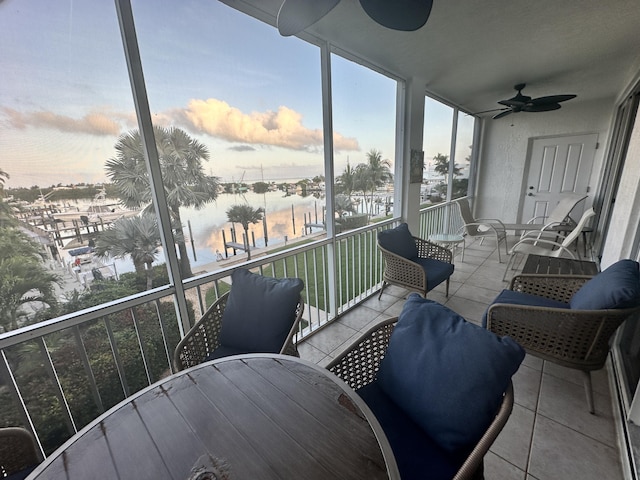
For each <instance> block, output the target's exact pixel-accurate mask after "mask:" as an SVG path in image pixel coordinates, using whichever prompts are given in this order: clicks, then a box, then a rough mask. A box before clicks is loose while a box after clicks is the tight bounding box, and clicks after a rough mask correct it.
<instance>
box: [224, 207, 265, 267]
mask: <svg viewBox="0 0 640 480" xmlns="http://www.w3.org/2000/svg"><path fill="white" fill-rule="evenodd" d="M263 214H264V210H263V209H262V208H253V207H252V206H251V205H232V206H231V207H229V209H228V210H227V218H228V219H229V221H230V222H231V223H239V224H241V225H242V228H243V229H244V245H245V248H246V250H247V260H251V249H250V248H249V224H250V223H254V224H255V223H258V222H260V221H262V215H263Z"/></svg>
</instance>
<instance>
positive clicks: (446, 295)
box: [425, 278, 449, 298]
mask: <svg viewBox="0 0 640 480" xmlns="http://www.w3.org/2000/svg"><path fill="white" fill-rule="evenodd" d="M444 296H445V297H447V298H449V279H448V278H447V289H446V291H445V294H444ZM425 297H426V295H425Z"/></svg>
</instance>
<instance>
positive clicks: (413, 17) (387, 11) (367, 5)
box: [360, 0, 433, 32]
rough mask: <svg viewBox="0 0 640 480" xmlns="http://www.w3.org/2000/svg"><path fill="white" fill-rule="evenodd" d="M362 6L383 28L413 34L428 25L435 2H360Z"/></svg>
mask: <svg viewBox="0 0 640 480" xmlns="http://www.w3.org/2000/svg"><path fill="white" fill-rule="evenodd" d="M360 5H361V6H362V8H363V9H364V11H365V12H367V15H369V16H370V17H371V18H372V19H373V20H375V21H376V22H377V23H379V24H380V25H382V26H383V27H387V28H391V29H393V30H401V31H404V32H412V31H414V30H418V29H419V28H420V27H422V26H423V25H424V24H425V23H427V20H428V19H429V15H430V14H431V7H432V6H433V0H395V1H393V2H390V1H389V0H360Z"/></svg>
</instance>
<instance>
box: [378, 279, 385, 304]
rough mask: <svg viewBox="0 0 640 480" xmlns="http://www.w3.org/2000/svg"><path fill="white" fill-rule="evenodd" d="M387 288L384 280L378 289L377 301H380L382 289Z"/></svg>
mask: <svg viewBox="0 0 640 480" xmlns="http://www.w3.org/2000/svg"><path fill="white" fill-rule="evenodd" d="M386 286H387V282H385V281H384V280H383V281H382V287H381V288H380V293H379V294H378V300H380V298H381V297H382V292H384V287H386Z"/></svg>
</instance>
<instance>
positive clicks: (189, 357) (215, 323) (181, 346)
mask: <svg viewBox="0 0 640 480" xmlns="http://www.w3.org/2000/svg"><path fill="white" fill-rule="evenodd" d="M228 298H229V292H227V293H225V294H224V295H222V296H221V297H220V298H219V299H218V300H217V301H216V302H214V303H213V304H212V305H211V306H210V307H209V309H208V310H207V311H206V312H205V313H204V315H203V316H202V318H201V319H200V320H198V321H197V322H196V324H195V325H194V326H193V327H192V328H191V330H189V331H188V332H187V333H186V334H185V336H184V338H183V339H182V340H181V341H180V343H178V345H177V346H176V349H175V352H174V355H173V365H174V367H175V369H176V371H179V370H183V369H185V368H189V367H193V366H195V365H198V364H200V363H202V362H203V361H204V360H205V359H206V358H207V356H208V355H209V354H210V353H211V352H213V351H214V350H215V349H216V348H218V347H219V346H220V332H221V329H222V314H223V313H224V309H225V306H226V305H227V299H228ZM303 311H304V302H303V300H302V297H301V298H300V301H299V302H298V305H297V307H296V310H295V314H294V313H293V312H292V318H293V315H295V320H293V325H292V326H291V330H290V331H289V335H288V336H287V339H286V341H285V343H284V345H283V346H282V350H280V352H279V353H283V354H285V355H292V356H296V357H299V356H300V354H299V353H298V349H297V348H296V345H295V343H294V342H293V337H294V335H295V334H296V332H297V331H298V325H299V324H300V319H301V318H302V313H303Z"/></svg>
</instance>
